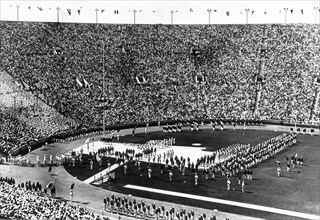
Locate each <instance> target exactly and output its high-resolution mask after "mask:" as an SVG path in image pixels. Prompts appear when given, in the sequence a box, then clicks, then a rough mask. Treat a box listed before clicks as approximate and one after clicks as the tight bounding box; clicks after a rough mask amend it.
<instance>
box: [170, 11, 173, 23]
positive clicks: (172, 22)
mask: <svg viewBox="0 0 320 220" xmlns="http://www.w3.org/2000/svg"><path fill="white" fill-rule="evenodd" d="M170 13H171V24H173V13H174V11H173V10H171V11H170Z"/></svg>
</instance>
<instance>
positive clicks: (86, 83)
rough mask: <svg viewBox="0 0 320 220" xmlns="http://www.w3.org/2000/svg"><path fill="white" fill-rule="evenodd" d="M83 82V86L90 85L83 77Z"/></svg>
mask: <svg viewBox="0 0 320 220" xmlns="http://www.w3.org/2000/svg"><path fill="white" fill-rule="evenodd" d="M83 82H84V86H85V87H90V86H91V85H90V84H89V83H88V81H87V80H86V79H83Z"/></svg>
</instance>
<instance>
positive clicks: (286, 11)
mask: <svg viewBox="0 0 320 220" xmlns="http://www.w3.org/2000/svg"><path fill="white" fill-rule="evenodd" d="M287 13H288V8H284V23H285V24H287Z"/></svg>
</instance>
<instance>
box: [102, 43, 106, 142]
mask: <svg viewBox="0 0 320 220" xmlns="http://www.w3.org/2000/svg"><path fill="white" fill-rule="evenodd" d="M102 68H103V69H102V77H103V81H102V90H103V91H102V96H103V101H104V102H105V101H106V100H105V70H104V69H105V68H104V41H102ZM104 104H105V103H104ZM105 112H106V106H105V105H104V106H103V122H102V123H103V137H105V133H106V122H105V118H106V117H105V116H106V114H105Z"/></svg>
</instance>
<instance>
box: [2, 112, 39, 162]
mask: <svg viewBox="0 0 320 220" xmlns="http://www.w3.org/2000/svg"><path fill="white" fill-rule="evenodd" d="M0 126H1V127H0V157H1V156H2V157H7V156H8V155H10V154H11V153H12V152H13V151H14V150H16V149H17V148H19V147H20V146H25V145H27V144H28V143H29V142H30V141H32V140H34V139H37V138H39V136H38V135H39V133H38V132H36V129H34V128H33V127H31V126H28V125H27V124H26V123H25V122H23V121H21V120H19V119H17V117H16V116H15V115H14V114H13V113H12V112H11V111H6V110H1V109H0Z"/></svg>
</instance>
